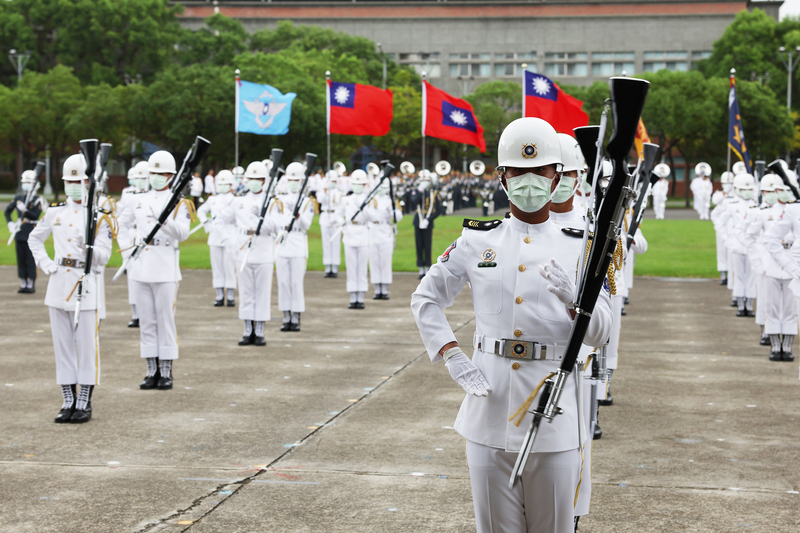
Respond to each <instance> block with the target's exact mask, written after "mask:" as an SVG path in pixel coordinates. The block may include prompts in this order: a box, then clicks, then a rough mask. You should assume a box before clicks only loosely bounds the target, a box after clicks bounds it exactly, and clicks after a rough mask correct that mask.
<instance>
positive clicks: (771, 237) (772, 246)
mask: <svg viewBox="0 0 800 533" xmlns="http://www.w3.org/2000/svg"><path fill="white" fill-rule="evenodd" d="M790 232H791V235H800V203H796V202H794V203H790V204H786V205H785V207H784V210H783V214H781V216H779V217H778V219H777V220H775V221H774V223H773V224H771V225H769V226H768V227H767V228H766V230H765V232H764V245H765V246H766V248H767V251H768V252H769V253H770V255H772V258H773V259H775V262H776V263H777V264H778V266H779V267H780V268H781V269H782V270H784V271H785V272H786V273H787V274H789V275H790V276H791V277H792V281H791V283H790V284H789V287H790V288H791V290H792V292H793V293H794V295H795V297H798V298H800V241H797V240H794V241H793V240H791V239H792V237H790V236H789V234H790ZM786 246H788V248H787V247H786Z"/></svg>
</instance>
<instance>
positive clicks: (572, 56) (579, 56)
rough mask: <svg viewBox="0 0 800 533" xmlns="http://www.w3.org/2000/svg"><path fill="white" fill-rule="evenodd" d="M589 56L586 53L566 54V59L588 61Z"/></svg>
mask: <svg viewBox="0 0 800 533" xmlns="http://www.w3.org/2000/svg"><path fill="white" fill-rule="evenodd" d="M588 58H589V54H587V53H586V52H575V53H571V54H567V59H584V60H585V59H588Z"/></svg>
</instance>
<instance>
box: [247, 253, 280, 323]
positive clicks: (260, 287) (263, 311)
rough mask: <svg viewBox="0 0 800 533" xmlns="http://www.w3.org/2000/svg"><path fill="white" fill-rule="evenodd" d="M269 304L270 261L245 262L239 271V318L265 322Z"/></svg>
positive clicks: (270, 303) (270, 299)
mask: <svg viewBox="0 0 800 533" xmlns="http://www.w3.org/2000/svg"><path fill="white" fill-rule="evenodd" d="M239 268H241V264H240V265H239ZM271 305H272V263H259V264H253V263H247V265H245V267H244V270H242V271H241V272H239V319H240V320H257V321H259V322H266V321H268V320H269V319H270V316H271V315H270V306H271Z"/></svg>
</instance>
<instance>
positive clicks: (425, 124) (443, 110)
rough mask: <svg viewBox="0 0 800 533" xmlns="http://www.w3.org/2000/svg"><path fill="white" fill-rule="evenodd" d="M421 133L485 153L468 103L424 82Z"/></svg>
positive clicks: (481, 130)
mask: <svg viewBox="0 0 800 533" xmlns="http://www.w3.org/2000/svg"><path fill="white" fill-rule="evenodd" d="M422 134H423V135H425V136H427V137H436V138H437V139H444V140H446V141H453V142H457V143H463V144H470V145H472V146H477V147H478V148H479V149H480V151H481V152H485V151H486V141H485V140H484V139H483V128H482V127H481V125H480V123H479V122H478V119H477V118H476V117H475V113H474V112H473V111H472V106H471V105H470V103H469V102H467V101H466V100H462V99H461V98H455V97H453V96H450V95H449V94H447V93H446V92H444V91H443V90H441V89H437V88H436V87H434V86H433V85H431V84H430V83H428V82H427V81H423V82H422Z"/></svg>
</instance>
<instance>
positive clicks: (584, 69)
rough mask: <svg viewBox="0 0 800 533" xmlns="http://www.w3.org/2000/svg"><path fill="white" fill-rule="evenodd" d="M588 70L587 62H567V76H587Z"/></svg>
mask: <svg viewBox="0 0 800 533" xmlns="http://www.w3.org/2000/svg"><path fill="white" fill-rule="evenodd" d="M588 70H589V69H588V65H587V64H586V63H567V76H586V75H587V74H588Z"/></svg>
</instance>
